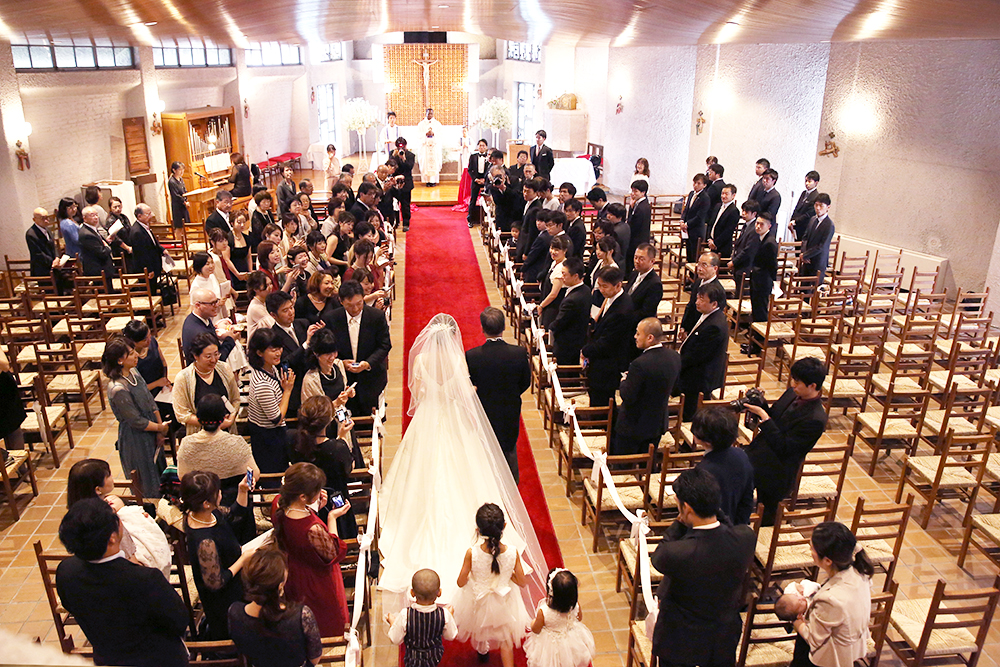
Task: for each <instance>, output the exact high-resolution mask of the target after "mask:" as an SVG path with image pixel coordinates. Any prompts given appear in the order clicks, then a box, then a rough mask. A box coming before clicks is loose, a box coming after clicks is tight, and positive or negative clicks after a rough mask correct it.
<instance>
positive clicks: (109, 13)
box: [0, 0, 1000, 47]
mask: <svg viewBox="0 0 1000 667" xmlns="http://www.w3.org/2000/svg"><path fill="white" fill-rule="evenodd" d="M407 30H442V31H463V32H470V33H474V34H483V35H487V36H489V37H494V38H498V39H510V40H518V41H532V42H537V43H543V44H562V45H578V46H587V45H594V46H604V45H608V44H610V45H612V46H655V45H664V44H706V43H718V42H723V43H789V42H820V41H856V40H865V39H879V40H912V39H997V38H1000V2H997V1H996V0H967V1H963V2H960V1H959V0H701V1H699V0H632V1H631V2H626V1H624V0H611V2H601V1H600V0H519V1H515V0H264V1H259V0H32V1H29V0H17V1H15V2H5V3H3V4H2V5H0V36H2V37H4V38H6V39H9V40H10V41H14V42H21V43H23V41H24V39H25V38H26V37H33V38H35V39H40V38H42V39H44V38H48V39H63V38H67V37H79V38H86V37H92V38H113V39H117V40H127V41H129V42H131V43H133V44H151V43H153V42H154V41H155V40H161V39H177V38H187V37H203V38H207V39H210V40H212V41H213V42H216V43H218V44H228V45H232V46H237V47H239V46H245V43H246V42H247V41H250V42H261V41H282V42H286V43H293V44H303V45H304V44H309V43H323V42H332V41H340V40H354V39H361V38H364V37H368V36H372V35H378V34H382V33H386V32H397V31H407Z"/></svg>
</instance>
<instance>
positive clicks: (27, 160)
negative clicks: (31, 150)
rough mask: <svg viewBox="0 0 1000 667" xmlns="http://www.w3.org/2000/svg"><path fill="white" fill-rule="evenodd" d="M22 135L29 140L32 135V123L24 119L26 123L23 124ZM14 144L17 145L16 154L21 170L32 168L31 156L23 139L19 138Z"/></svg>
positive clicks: (18, 166)
mask: <svg viewBox="0 0 1000 667" xmlns="http://www.w3.org/2000/svg"><path fill="white" fill-rule="evenodd" d="M21 136H22V137H23V138H24V141H27V140H28V137H30V136H31V123H29V122H28V121H24V125H22V126H21ZM14 145H15V146H16V148H15V150H14V155H16V156H17V168H18V169H19V170H20V171H24V170H25V169H31V157H30V156H29V155H28V151H27V149H25V148H24V144H23V143H22V142H21V139H18V140H17V143H15V144H14Z"/></svg>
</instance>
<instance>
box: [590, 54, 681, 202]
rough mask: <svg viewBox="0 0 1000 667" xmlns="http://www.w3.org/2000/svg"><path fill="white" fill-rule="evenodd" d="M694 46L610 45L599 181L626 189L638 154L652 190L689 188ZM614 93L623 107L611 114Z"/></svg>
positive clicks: (668, 190) (614, 187)
mask: <svg viewBox="0 0 1000 667" xmlns="http://www.w3.org/2000/svg"><path fill="white" fill-rule="evenodd" d="M696 48H697V47H694V46H662V47H626V48H613V49H611V52H610V55H609V60H608V76H607V81H608V83H607V96H608V106H607V116H606V118H607V120H606V121H605V123H606V124H605V128H604V163H605V172H604V182H605V184H607V185H608V186H609V187H611V188H612V189H614V190H615V191H618V192H621V191H624V190H627V189H628V186H629V184H630V182H631V176H632V174H633V173H634V168H635V161H636V159H638V158H640V157H645V158H646V159H647V160H649V166H650V190H651V191H652V192H656V193H667V192H669V193H680V192H682V191H683V192H687V191H688V190H690V185H691V183H690V179H691V175H690V174H688V173H687V172H688V168H687V164H688V143H689V136H690V135H691V134H692V133H693V132H694V130H693V126H692V124H691V120H690V117H691V105H692V96H693V94H694V80H695V54H696ZM619 95H621V96H622V98H623V99H622V103H623V105H624V111H623V112H622V113H621V114H620V115H615V105H616V104H617V102H618V96H619ZM685 184H686V186H685Z"/></svg>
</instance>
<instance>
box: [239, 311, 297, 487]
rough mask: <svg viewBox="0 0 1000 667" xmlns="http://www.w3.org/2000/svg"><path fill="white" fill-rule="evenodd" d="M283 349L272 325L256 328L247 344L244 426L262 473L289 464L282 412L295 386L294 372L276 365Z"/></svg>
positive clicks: (275, 470)
mask: <svg viewBox="0 0 1000 667" xmlns="http://www.w3.org/2000/svg"><path fill="white" fill-rule="evenodd" d="M282 349H283V348H282V345H281V341H280V340H279V339H278V336H277V334H275V333H274V329H273V328H271V329H258V330H257V331H255V332H254V333H253V336H251V337H250V340H249V342H248V343H247V357H248V359H249V361H250V368H251V370H250V396H249V400H248V406H247V421H248V422H249V424H248V425H247V428H248V430H249V432H250V447H251V449H252V450H253V458H254V460H255V461H256V462H257V465H258V466H260V470H261V472H281V471H282V470H284V469H285V468H286V467H287V466H288V461H287V460H286V458H285V444H286V442H287V440H288V427H287V426H286V425H285V413H287V412H288V403H289V401H290V400H291V398H292V389H293V387H295V373H294V372H292V371H291V370H284V369H282V368H280V367H279V366H280V365H281V354H282Z"/></svg>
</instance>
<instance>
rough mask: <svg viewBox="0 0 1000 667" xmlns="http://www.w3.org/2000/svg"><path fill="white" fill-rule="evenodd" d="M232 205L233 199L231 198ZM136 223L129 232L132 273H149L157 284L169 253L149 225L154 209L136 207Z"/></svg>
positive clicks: (144, 206)
mask: <svg viewBox="0 0 1000 667" xmlns="http://www.w3.org/2000/svg"><path fill="white" fill-rule="evenodd" d="M229 202H230V204H231V203H232V197H230V198H229ZM135 221H136V224H134V225H132V228H131V229H130V230H129V233H128V234H129V235H128V243H129V244H130V245H131V246H132V259H131V262H130V263H129V266H130V267H131V270H132V273H142V272H144V271H149V273H150V282H151V283H153V284H155V283H156V281H157V279H158V278H159V277H160V272H161V271H163V256H164V255H166V254H167V251H166V250H164V249H163V246H162V245H160V242H159V241H157V240H156V236H155V235H154V234H153V230H152V229H150V227H149V225H150V224H151V223H152V222H153V209H151V208H149V206H148V205H147V204H139V205H138V206H136V207H135Z"/></svg>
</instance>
